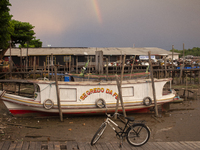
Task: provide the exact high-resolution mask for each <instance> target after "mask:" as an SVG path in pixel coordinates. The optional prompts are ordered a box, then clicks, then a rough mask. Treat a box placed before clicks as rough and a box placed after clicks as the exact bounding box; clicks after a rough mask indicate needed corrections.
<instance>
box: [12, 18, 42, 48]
mask: <svg viewBox="0 0 200 150" xmlns="http://www.w3.org/2000/svg"><path fill="white" fill-rule="evenodd" d="M11 24H12V26H13V28H14V32H12V33H11V40H12V47H15V44H20V46H19V47H20V48H22V47H27V45H28V47H42V42H41V41H40V40H39V39H38V40H37V39H35V37H34V35H35V32H34V31H33V28H34V26H32V25H31V24H30V23H28V22H20V21H17V20H12V21H11Z"/></svg>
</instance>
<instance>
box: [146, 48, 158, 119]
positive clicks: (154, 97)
mask: <svg viewBox="0 0 200 150" xmlns="http://www.w3.org/2000/svg"><path fill="white" fill-rule="evenodd" d="M148 55H149V66H150V75H151V82H152V89H153V99H154V105H155V115H156V117H158V107H157V100H156V91H155V85H154V78H153V67H152V63H151V52H150V51H149V52H148Z"/></svg>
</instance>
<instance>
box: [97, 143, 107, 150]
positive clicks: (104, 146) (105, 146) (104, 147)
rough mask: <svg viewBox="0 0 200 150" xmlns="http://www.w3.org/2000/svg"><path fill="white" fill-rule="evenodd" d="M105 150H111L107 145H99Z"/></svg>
mask: <svg viewBox="0 0 200 150" xmlns="http://www.w3.org/2000/svg"><path fill="white" fill-rule="evenodd" d="M99 144H100V145H101V147H102V149H103V150H109V149H108V147H107V145H106V143H99Z"/></svg>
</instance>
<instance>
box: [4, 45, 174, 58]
mask: <svg viewBox="0 0 200 150" xmlns="http://www.w3.org/2000/svg"><path fill="white" fill-rule="evenodd" d="M21 50H22V56H26V55H27V48H22V49H21ZM95 51H103V55H124V54H126V55H148V51H151V55H161V54H168V55H169V54H172V52H170V51H167V50H164V49H161V48H157V47H143V48H132V47H123V48H114V47H109V48H95V47H89V48H87V47H83V48H82V47H80V48H79V47H66V48H59V47H45V48H44V47H42V48H28V55H29V56H41V55H45V56H46V55H51V54H53V55H95ZM174 54H178V53H174ZM9 55H10V50H8V51H7V52H6V54H5V56H9ZM11 55H12V56H20V49H19V48H12V49H11Z"/></svg>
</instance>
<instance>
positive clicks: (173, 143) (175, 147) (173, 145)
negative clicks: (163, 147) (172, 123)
mask: <svg viewBox="0 0 200 150" xmlns="http://www.w3.org/2000/svg"><path fill="white" fill-rule="evenodd" d="M167 143H168V144H169V145H170V146H172V147H173V148H174V149H184V147H183V146H181V144H180V143H179V142H167Z"/></svg>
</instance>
